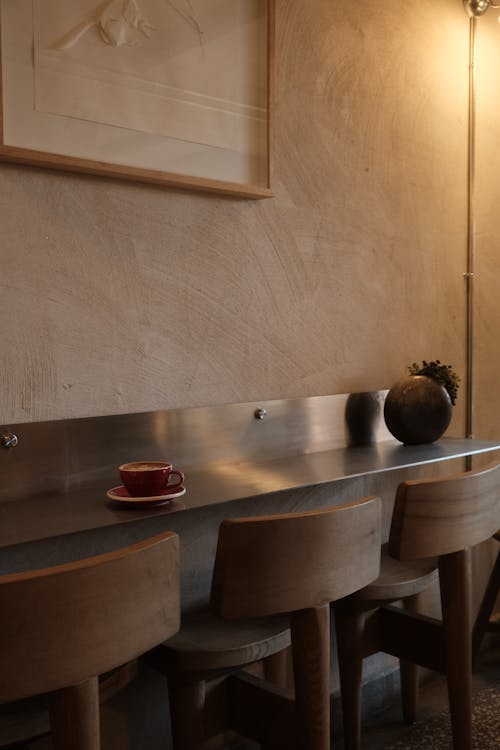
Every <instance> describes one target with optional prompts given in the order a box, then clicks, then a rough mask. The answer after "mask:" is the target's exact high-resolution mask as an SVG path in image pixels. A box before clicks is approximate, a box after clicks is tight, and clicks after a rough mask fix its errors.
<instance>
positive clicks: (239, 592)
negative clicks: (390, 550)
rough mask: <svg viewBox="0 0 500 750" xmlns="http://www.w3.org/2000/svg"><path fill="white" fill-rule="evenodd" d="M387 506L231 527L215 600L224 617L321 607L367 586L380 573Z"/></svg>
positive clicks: (371, 504) (375, 502)
mask: <svg viewBox="0 0 500 750" xmlns="http://www.w3.org/2000/svg"><path fill="white" fill-rule="evenodd" d="M380 538H381V501H380V498H377V497H368V498H363V499H361V500H356V501H354V502H352V503H348V504H346V505H341V506H338V507H331V508H327V509H325V510H313V511H307V512H303V513H294V514H288V515H281V516H267V517H259V518H239V519H234V520H228V521H224V522H223V523H222V524H221V527H220V529H219V541H218V547H217V555H216V562H215V568H214V573H213V578H212V596H211V602H212V606H213V608H214V610H215V611H216V612H217V613H218V614H219V615H221V616H222V617H224V618H227V619H238V618H245V617H262V616H267V615H273V614H278V613H281V612H294V611H297V610H302V609H307V608H311V607H319V606H322V605H325V604H328V603H330V602H332V601H335V600H336V599H340V598H342V597H344V596H347V595H348V594H350V593H352V592H353V591H356V590H357V589H360V588H362V587H363V586H365V585H366V584H367V583H369V582H370V581H373V579H374V578H376V577H377V575H378V572H379V567H380Z"/></svg>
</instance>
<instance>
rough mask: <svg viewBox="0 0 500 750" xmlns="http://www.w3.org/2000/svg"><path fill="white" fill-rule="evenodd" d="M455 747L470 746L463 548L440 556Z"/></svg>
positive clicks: (466, 585)
mask: <svg viewBox="0 0 500 750" xmlns="http://www.w3.org/2000/svg"><path fill="white" fill-rule="evenodd" d="M439 580H440V588H441V604H442V608H443V627H444V631H445V643H446V668H447V678H448V696H449V701H450V714H451V724H452V732H453V748H454V750H471V748H472V716H471V714H472V639H471V611H470V565H469V560H468V554H467V552H466V551H463V552H455V553H453V554H450V555H444V556H443V557H441V558H440V559H439Z"/></svg>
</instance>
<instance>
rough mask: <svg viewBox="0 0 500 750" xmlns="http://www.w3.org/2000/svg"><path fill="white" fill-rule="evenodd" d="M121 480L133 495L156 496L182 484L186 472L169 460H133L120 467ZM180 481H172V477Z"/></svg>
mask: <svg viewBox="0 0 500 750" xmlns="http://www.w3.org/2000/svg"><path fill="white" fill-rule="evenodd" d="M118 470H119V472H120V477H121V480H122V482H123V484H124V486H125V487H126V489H127V490H128V492H129V494H130V495H132V497H154V496H158V495H163V494H165V492H173V491H175V490H176V489H179V488H180V487H181V486H182V483H183V481H184V474H183V473H182V471H178V470H177V469H174V468H173V467H172V464H170V463H168V461H133V462H132V463H128V464H122V465H121V466H119V467H118ZM175 477H177V478H178V481H177V482H176V481H173V482H171V481H170V480H171V479H174V480H175Z"/></svg>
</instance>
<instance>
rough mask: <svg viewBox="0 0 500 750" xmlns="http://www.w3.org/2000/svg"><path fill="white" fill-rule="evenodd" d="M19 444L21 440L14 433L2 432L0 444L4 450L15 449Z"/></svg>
mask: <svg viewBox="0 0 500 750" xmlns="http://www.w3.org/2000/svg"><path fill="white" fill-rule="evenodd" d="M18 442H19V438H18V437H17V435H14V433H13V432H2V434H1V436H0V444H1V445H2V447H3V448H15V447H16V445H17V444H18Z"/></svg>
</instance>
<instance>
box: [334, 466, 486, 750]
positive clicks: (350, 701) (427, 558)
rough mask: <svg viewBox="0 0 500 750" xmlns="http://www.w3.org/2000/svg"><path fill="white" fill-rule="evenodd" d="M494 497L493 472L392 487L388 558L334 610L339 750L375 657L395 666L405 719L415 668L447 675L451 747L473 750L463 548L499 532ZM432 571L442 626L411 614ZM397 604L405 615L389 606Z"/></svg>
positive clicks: (354, 725) (412, 700) (353, 734)
mask: <svg viewBox="0 0 500 750" xmlns="http://www.w3.org/2000/svg"><path fill="white" fill-rule="evenodd" d="M499 492H500V465H497V466H493V467H489V468H487V469H484V470H482V471H475V472H466V473H464V474H460V475H456V476H453V477H448V478H443V479H435V480H434V479H433V480H422V481H410V482H404V483H403V484H401V485H400V486H399V488H398V491H397V495H396V502H395V506H394V513H393V518H392V525H391V533H390V539H389V545H388V552H389V553H390V555H391V556H392V557H393V558H395V560H392V561H389V559H388V557H387V556H385V557H384V562H383V567H382V575H381V577H380V579H378V580H377V581H375V582H374V583H373V584H372V585H370V586H368V587H367V588H366V589H363V590H362V591H359V592H358V593H357V594H354V595H353V596H351V597H349V598H348V599H347V600H345V601H343V602H339V603H337V604H336V605H335V622H336V627H337V644H338V651H339V669H340V680H341V690H342V703H343V715H344V732H345V738H344V742H345V748H346V750H359V748H360V747H361V739H360V724H361V665H362V660H363V658H364V657H365V656H368V655H369V654H373V653H376V652H377V651H384V652H386V653H389V654H393V655H394V656H397V657H399V659H400V663H401V666H402V670H401V678H402V695H403V710H404V715H405V718H406V719H407V720H410V721H411V720H413V718H414V715H415V707H416V699H417V672H416V668H415V666H414V665H417V664H419V665H420V666H423V667H427V668H428V669H432V670H435V671H438V672H442V673H444V674H446V675H447V678H448V696H449V702H450V712H451V721H452V730H453V747H454V748H455V750H471V747H472V730H471V689H472V656H471V652H472V649H471V612H470V586H471V576H470V560H469V555H468V549H469V548H470V547H472V546H474V545H476V544H479V543H481V542H484V541H485V540H486V539H488V538H489V537H490V536H492V534H493V532H494V531H495V530H496V529H497V528H498V525H499V523H500V502H499ZM398 561H399V562H398ZM389 566H390V567H389ZM436 569H437V570H438V571H439V586H440V593H441V604H442V613H443V620H442V622H441V621H438V620H435V619H434V618H430V617H424V616H423V615H419V614H418V613H417V611H416V610H417V608H418V596H419V594H420V593H421V592H422V591H423V590H424V589H425V588H426V587H427V586H428V585H430V583H432V581H433V580H434V577H435V575H436V573H435V570H436ZM398 599H402V600H403V607H404V609H401V608H396V607H393V606H390V605H388V604H387V603H388V602H393V601H396V600H398ZM381 605H383V606H381Z"/></svg>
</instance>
